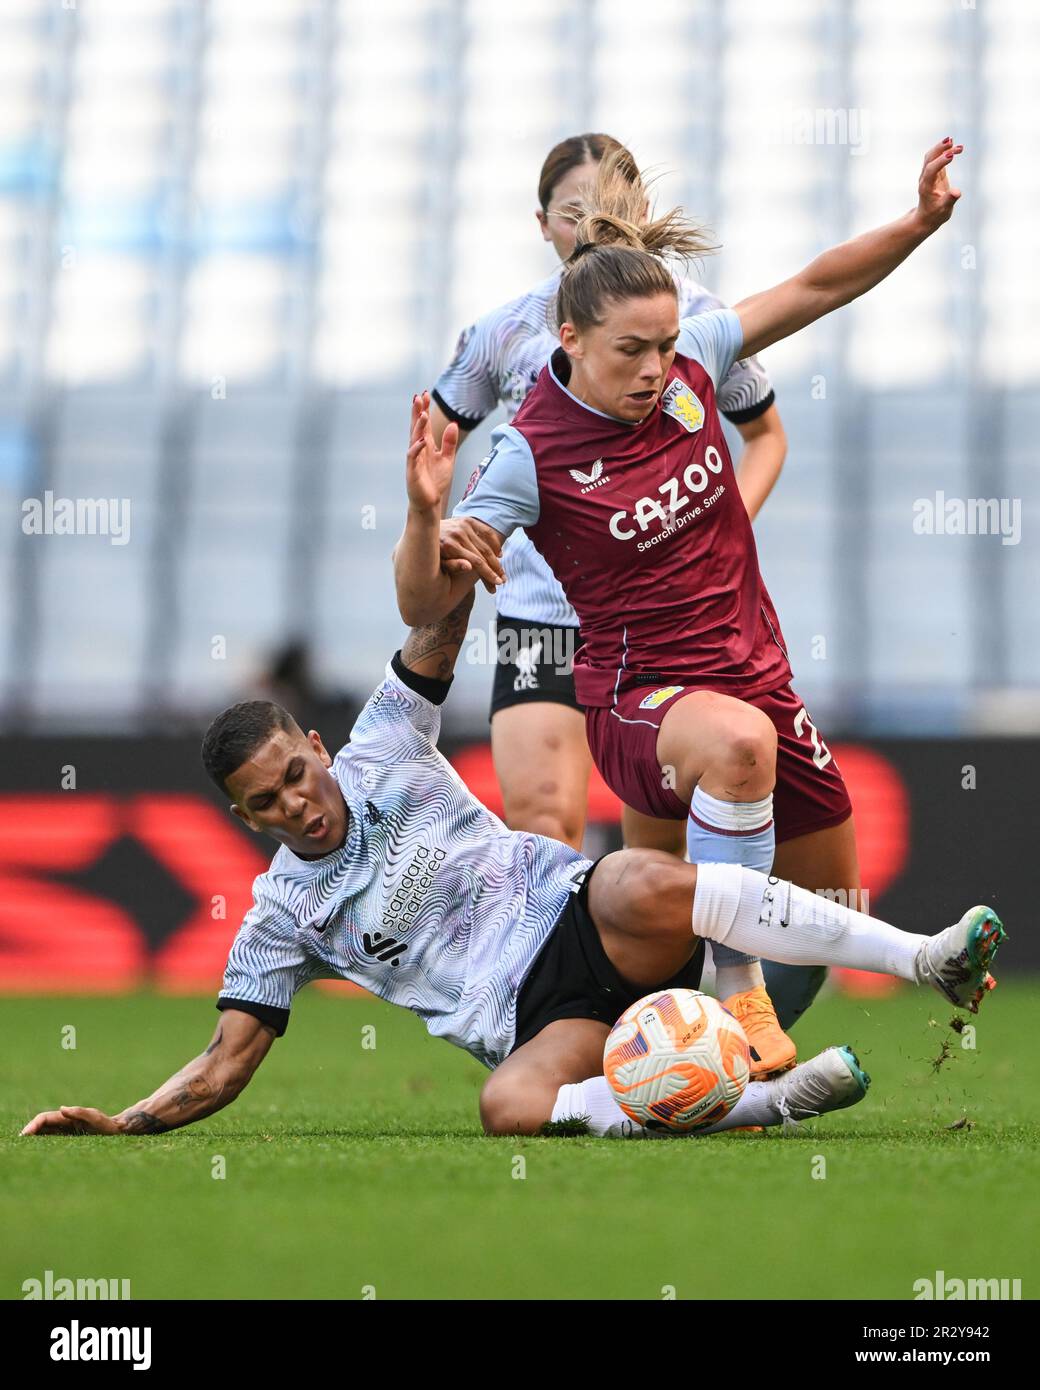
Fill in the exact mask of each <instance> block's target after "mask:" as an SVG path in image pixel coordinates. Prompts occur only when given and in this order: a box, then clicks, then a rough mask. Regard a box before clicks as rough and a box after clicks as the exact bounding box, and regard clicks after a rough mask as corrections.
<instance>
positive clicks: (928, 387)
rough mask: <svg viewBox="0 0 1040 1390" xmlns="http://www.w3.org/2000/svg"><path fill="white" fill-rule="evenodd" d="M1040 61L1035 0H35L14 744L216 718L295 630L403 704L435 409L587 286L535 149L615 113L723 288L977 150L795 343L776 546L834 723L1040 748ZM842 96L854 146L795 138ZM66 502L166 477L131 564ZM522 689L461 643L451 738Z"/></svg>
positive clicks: (330, 670)
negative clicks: (954, 520) (1017, 508)
mask: <svg viewBox="0 0 1040 1390" xmlns="http://www.w3.org/2000/svg"><path fill="white" fill-rule="evenodd" d="M1038 57H1040V9H1038V8H1037V7H1036V6H1035V5H1033V4H1030V3H1027V0H1022V3H1010V2H1009V3H995V4H987V5H980V6H979V7H978V10H977V11H976V10H975V9H974V8H973V7H971V6H965V7H961V6H959V5H957V4H954V3H949V0H898V2H897V0H881V3H878V2H877V0H854V2H850V3H847V4H825V3H822V0H785V4H784V5H782V6H771V5H763V4H761V3H753V0H728V3H721V0H658V3H656V4H655V5H654V7H653V12H652V16H648V14H647V12H646V11H643V10H641V9H640V8H639V7H638V6H633V5H632V4H631V3H630V0H524V3H523V4H521V5H518V6H502V5H498V4H493V3H490V0H380V3H379V4H378V5H377V4H371V5H369V4H359V3H349V2H348V0H341V2H340V3H337V2H336V0H210V2H209V3H203V0H198V3H191V2H190V0H184V2H183V3H177V2H176V0H148V3H147V4H141V3H140V2H139V0H66V3H65V4H63V3H61V0H4V4H3V6H2V8H0V501H2V524H0V719H2V721H3V724H4V727H6V728H7V729H8V730H11V731H13V730H24V729H26V728H29V729H32V730H35V731H38V732H54V731H57V732H61V731H65V730H83V731H96V732H116V733H119V732H131V731H152V732H154V731H162V730H165V729H169V728H173V727H177V726H180V727H183V726H184V725H185V724H190V723H192V722H196V721H198V720H199V719H204V718H206V717H207V716H208V715H209V714H211V713H212V712H213V711H214V710H215V709H216V708H219V707H220V706H221V705H222V704H224V703H227V702H228V701H229V700H231V699H233V698H236V697H237V696H239V695H240V694H241V693H243V692H244V691H245V690H247V689H249V688H250V686H251V683H252V682H254V680H255V678H256V675H257V673H258V672H259V671H260V670H261V669H262V668H263V666H264V664H265V662H267V661H268V660H269V658H270V656H271V654H272V653H274V652H275V651H277V650H278V649H279V648H281V647H283V646H284V645H285V644H286V643H287V642H289V641H291V640H293V639H295V638H298V637H300V636H301V635H303V636H307V637H309V638H310V639H311V640H312V642H313V657H314V662H315V666H316V669H317V672H318V675H319V677H320V678H322V679H323V680H324V681H325V682H326V683H328V685H329V686H330V687H335V688H338V689H351V690H354V691H356V692H360V693H364V692H365V691H367V689H368V688H369V687H370V686H371V685H372V684H373V683H374V682H375V681H376V679H377V678H378V676H379V674H380V672H381V669H382V665H383V663H384V661H385V659H386V657H387V656H388V655H389V653H390V651H392V650H393V648H394V647H395V646H396V645H398V642H399V636H400V632H401V625H400V623H399V620H398V617H397V611H396V605H395V603H394V598H393V589H392V580H391V571H390V561H389V555H390V550H391V548H392V545H393V543H394V540H395V539H396V536H397V533H398V529H399V525H400V521H401V517H402V513H403V508H402V498H403V447H404V439H405V431H406V422H407V413H408V403H409V397H410V394H411V392H412V391H413V390H415V389H418V388H419V387H421V386H423V385H427V384H429V383H430V382H431V381H432V379H433V378H434V376H435V375H436V373H437V370H438V369H439V367H440V366H441V365H442V364H443V362H444V361H445V360H446V358H447V356H448V355H449V354H450V351H451V348H452V344H453V342H454V340H455V337H456V335H457V333H458V331H459V329H460V328H461V327H463V326H464V325H465V324H466V323H467V322H469V321H470V320H471V319H472V318H473V317H474V316H475V315H476V314H478V313H480V312H481V311H483V310H485V309H488V308H490V307H492V306H494V305H496V304H498V303H500V302H501V301H503V300H504V299H506V298H508V297H510V296H512V295H514V294H516V293H519V292H521V291H522V290H524V289H525V288H527V287H529V286H530V285H531V284H533V283H535V282H536V281H538V280H539V279H541V278H542V277H544V276H545V275H546V274H548V273H549V272H550V271H551V269H552V268H553V265H554V259H553V256H552V253H551V250H550V248H548V247H547V246H545V244H544V243H543V242H542V241H541V239H540V238H539V236H538V232H537V228H536V226H535V224H534V220H533V216H532V211H533V208H534V205H535V186H536V182H537V174H538V169H539V166H540V164H541V161H542V158H543V157H544V155H545V153H546V152H547V150H548V148H549V147H550V145H551V144H553V143H554V142H555V141H556V140H557V139H559V138H561V137H562V136H564V135H567V134H571V133H574V132H576V131H580V130H585V129H606V130H608V131H610V132H611V133H613V134H616V135H617V136H618V137H620V138H621V139H623V140H625V141H627V142H628V143H630V144H631V145H632V147H633V148H634V150H635V152H636V154H637V156H638V158H639V159H640V160H641V161H642V162H643V163H644V164H645V165H650V166H661V167H662V169H663V170H665V172H664V174H663V177H662V182H661V197H662V198H665V199H675V200H678V201H682V202H683V203H684V204H685V205H687V206H688V207H689V208H690V209H692V210H695V211H696V212H697V213H698V214H699V215H701V216H703V218H704V220H706V221H707V222H708V223H709V225H711V226H712V227H713V228H714V229H715V230H716V232H717V235H718V237H719V239H720V240H721V242H722V243H723V245H724V250H723V253H722V254H721V255H720V256H719V257H717V258H715V259H714V260H712V261H710V262H709V263H707V264H706V265H705V267H704V272H703V273H704V278H705V279H706V281H707V282H708V283H709V284H711V285H712V286H713V287H716V288H717V289H718V290H719V292H720V293H722V294H724V295H725V296H727V297H728V298H730V299H735V298H739V297H741V296H742V295H744V294H746V293H750V292H752V291H754V290H757V289H760V288H763V287H764V286H766V285H768V284H770V283H773V282H775V281H776V280H778V279H780V278H783V277H784V276H785V275H787V274H790V273H791V272H792V271H794V270H796V269H797V268H799V267H800V266H801V265H802V264H804V263H805V262H806V261H808V260H809V259H810V258H811V257H812V256H813V255H814V254H816V253H817V252H818V251H819V250H821V249H823V248H824V247H825V246H827V245H829V244H831V243H833V242H835V241H837V240H840V239H842V238H844V237H845V236H847V235H850V234H852V233H853V232H855V231H857V230H863V229H865V228H867V227H869V226H871V225H873V224H875V223H877V222H879V221H882V220H887V219H888V218H890V217H892V216H895V215H897V214H898V213H900V212H901V211H903V210H904V209H906V208H908V207H909V206H910V205H911V204H912V200H913V189H914V180H915V178H916V174H917V170H918V167H919V163H920V157H921V154H922V152H923V151H924V149H925V148H926V147H927V146H928V145H929V144H930V143H931V142H932V141H933V140H935V139H937V138H940V137H941V136H942V135H945V134H947V133H954V134H956V135H957V137H958V138H959V139H962V140H963V141H964V143H965V144H966V145H967V147H968V154H967V156H966V158H965V160H964V161H963V164H962V165H961V166H959V168H958V179H959V181H960V182H962V183H963V185H964V187H965V189H966V193H967V196H966V198H965V200H964V203H963V204H962V206H961V208H960V209H958V211H957V213H956V215H955V218H954V221H953V223H952V224H951V227H950V228H948V229H946V230H945V231H944V232H943V233H942V234H941V235H940V236H939V237H938V238H937V239H936V241H935V242H934V243H931V244H929V245H928V246H927V247H926V248H925V249H924V251H922V252H921V253H920V254H919V255H918V256H917V257H915V258H914V260H913V262H912V263H911V264H909V265H908V266H906V267H904V268H902V269H901V270H900V271H899V272H897V274H896V275H895V277H894V278H893V279H892V280H891V281H890V282H888V283H887V284H885V285H884V286H882V287H881V288H880V289H878V290H877V291H875V292H874V293H873V294H871V295H870V296H869V298H868V299H867V300H865V301H863V302H861V303H860V304H858V305H857V306H855V307H853V308H852V309H849V310H845V311H843V312H842V313H841V314H839V315H837V316H836V317H835V318H834V319H832V320H829V321H828V322H827V323H826V324H822V325H819V326H817V327H816V328H814V329H812V330H810V331H808V332H806V333H804V334H802V335H801V336H800V337H799V338H798V339H796V340H794V341H792V342H789V343H787V344H783V345H780V346H779V347H777V348H775V349H773V350H772V351H771V352H770V353H769V354H768V358H767V361H768V365H769V367H770V369H771V371H772V373H773V375H774V379H775V381H776V383H777V388H778V401H779V404H780V407H781V410H782V414H783V418H784V421H785V424H786V427H787V432H788V436H789V440H790V455H789V459H788V464H787V467H786V470H785V472H784V474H783V477H782V479H781V482H780V484H779V486H778V488H777V490H776V492H775V494H774V496H773V498H772V499H771V500H770V502H769V503H768V505H767V507H766V510H765V512H764V514H763V517H762V519H761V522H760V524H759V526H758V534H759V543H760V548H761V552H762V563H763V569H764V573H765V575H766V579H767V582H768V584H769V585H770V588H771V590H772V593H773V597H774V599H775V601H776V603H777V606H778V609H779V611H780V614H781V618H782V620H783V623H784V627H785V631H786V634H787V638H788V642H789V646H790V649H791V655H792V661H793V664H794V667H795V672H796V678H797V688H798V689H799V691H800V693H801V694H802V695H803V697H804V698H805V699H806V701H807V702H808V703H809V705H810V707H811V708H812V709H813V711H814V715H815V717H816V718H817V720H818V722H820V723H821V724H822V725H823V727H825V728H828V729H829V728H832V727H845V728H854V729H856V731H857V732H858V733H870V732H881V733H884V732H903V733H906V732H925V733H934V732H950V733H963V732H968V733H971V732H975V731H979V730H987V729H989V730H1010V731H1013V732H1014V731H1019V732H1027V731H1036V730H1037V729H1038V728H1040V696H1038V694H1037V692H1038V690H1040V610H1038V605H1037V602H1036V596H1037V594H1038V593H1040V548H1038V547H1037V546H1036V544H1035V543H1031V538H1032V533H1033V528H1034V527H1036V525H1037V523H1038V521H1040V504H1038V501H1037V490H1036V487H1035V478H1036V444H1035V441H1036V439H1037V437H1038V435H1040V398H1038V392H1037V386H1038V384H1040V353H1038V352H1037V349H1036V336H1035V324H1036V322H1037V319H1038V317H1040V274H1038V272H1037V270H1036V264H1035V226H1036V218H1037V213H1038V210H1040V165H1038V163H1037V161H1036V159H1035V151H1034V149H1033V139H1032V135H1033V131H1034V130H1035V121H1034V119H1033V108H1034V104H1035V90H1034V88H1035V73H1036V65H1037V61H1038ZM807 112H808V113H810V115H811V116H814V117H815V114H816V113H819V112H824V113H827V112H829V113H832V115H833V113H835V112H838V113H839V115H840V114H841V113H844V118H845V121H846V127H847V129H846V138H845V139H844V140H840V141H838V142H836V143H826V142H824V143H820V142H818V141H814V142H813V143H804V142H802V141H801V140H800V138H799V130H800V129H801V122H803V121H804V119H805V118H806V113H807ZM839 124H840V123H839ZM821 391H822V392H823V395H822V397H821ZM485 433H486V430H485V431H483V432H481V435H482V437H483V434H485ZM479 450H480V439H474V440H471V441H469V443H468V444H467V446H466V456H467V457H470V458H472V459H473V460H474V461H475V460H476V459H477V458H479V456H480V454H479ZM459 471H460V474H461V476H462V477H463V478H464V477H465V476H466V474H467V473H468V471H469V470H468V468H460V470H459ZM47 490H51V491H53V493H54V494H55V495H56V496H66V497H93V498H99V497H128V498H130V499H131V508H132V532H131V539H130V542H129V544H127V545H124V546H117V545H111V544H109V543H108V541H107V540H106V539H105V538H104V537H99V536H74V537H65V538H61V539H57V538H55V539H52V540H46V541H45V540H44V539H43V538H41V537H37V536H26V535H23V534H22V530H21V516H22V512H21V506H22V501H23V499H25V498H28V497H42V496H43V494H44V492H45V491H47ZM936 491H944V492H945V493H946V494H947V495H948V496H957V497H964V498H967V497H980V498H989V497H1004V498H1021V499H1022V532H1023V542H1022V543H1021V544H1019V545H1016V546H1003V545H1001V543H1000V540H999V538H998V537H996V536H980V537H956V538H955V537H950V536H945V537H944V536H919V535H917V534H915V533H914V531H913V528H912V517H913V503H914V500H915V499H917V498H932V497H934V495H935V493H936ZM490 618H491V607H490V603H489V602H488V601H487V600H486V599H483V600H482V602H481V606H480V608H479V609H478V613H477V615H476V616H475V618H474V623H475V624H479V623H486V622H487V621H489V620H490ZM820 637H823V638H824V639H825V641H826V648H825V651H826V656H825V659H820V655H819V654H820V651H821V648H820V645H819V642H818V641H817V640H816V639H818V638H820ZM220 639H223V645H221V641H220ZM221 653H224V654H223V655H221ZM489 686H490V672H489V671H488V669H487V667H486V666H482V665H470V664H468V663H467V662H465V661H463V663H462V664H461V667H460V674H459V679H458V682H457V691H456V693H455V694H454V695H453V699H452V720H453V722H454V723H455V725H456V727H459V728H462V727H465V726H466V725H468V726H469V727H470V729H472V728H474V727H482V726H483V722H484V719H485V717H486V716H485V711H486V706H487V698H488V692H489Z"/></svg>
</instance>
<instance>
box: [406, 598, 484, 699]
mask: <svg viewBox="0 0 1040 1390" xmlns="http://www.w3.org/2000/svg"><path fill="white" fill-rule="evenodd" d="M472 607H473V590H472V589H470V590H469V592H468V593H466V594H464V595H463V597H462V599H461V601H460V602H459V603H458V604H456V606H455V607H454V608H453V609H452V610H451V612H450V613H449V614H448V615H447V617H445V618H442V619H441V620H440V622H439V623H429V624H428V625H427V626H426V627H413V628H412V630H411V632H410V633H409V634H408V638H407V640H406V642H405V644H404V646H403V647H402V648H401V661H402V662H403V663H404V665H405V666H407V667H408V669H409V671H414V672H415V674H416V675H417V676H431V677H432V678H433V679H434V680H439V681H446V680H450V679H451V674H452V672H453V671H454V670H455V661H456V658H457V657H458V654H459V651H460V650H461V648H462V644H463V642H464V641H465V639H466V623H467V622H468V621H469V615H470V610H471V609H472Z"/></svg>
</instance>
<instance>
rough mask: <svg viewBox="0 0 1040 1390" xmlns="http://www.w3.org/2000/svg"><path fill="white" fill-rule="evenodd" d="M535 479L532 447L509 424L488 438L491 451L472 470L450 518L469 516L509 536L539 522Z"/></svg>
mask: <svg viewBox="0 0 1040 1390" xmlns="http://www.w3.org/2000/svg"><path fill="white" fill-rule="evenodd" d="M539 511H540V504H539V500H538V476H537V474H536V472H535V466H534V455H533V454H532V453H531V446H530V445H529V444H528V442H527V440H526V439H525V438H524V436H523V435H522V434H521V433H520V431H519V430H516V429H514V428H513V426H512V425H500V426H499V427H498V429H496V430H495V432H494V434H492V436H491V452H490V453H489V454H488V456H487V458H486V459H484V461H483V462H482V463H481V464H480V465H479V466H478V467H477V468H475V469H474V470H473V473H472V475H471V476H470V480H469V482H468V483H467V484H466V491H465V492H464V493H463V494H462V498H461V500H460V501H459V502H458V503H457V504H456V506H455V509H454V511H453V512H452V516H472V517H476V519H477V520H478V521H484V522H486V523H487V524H488V526H493V527H494V528H495V530H496V531H498V532H499V533H500V534H501V535H503V536H505V537H507V538H508V537H509V536H511V535H512V534H513V532H514V531H515V530H516V529H517V527H518V526H533V525H534V524H535V522H536V521H537V520H538V515H539Z"/></svg>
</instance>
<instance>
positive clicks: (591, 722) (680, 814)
mask: <svg viewBox="0 0 1040 1390" xmlns="http://www.w3.org/2000/svg"><path fill="white" fill-rule="evenodd" d="M698 688H699V687H697V686H696V685H690V686H683V685H681V684H680V683H679V681H678V680H677V681H676V682H675V683H674V685H669V684H668V683H667V682H665V681H662V682H661V683H660V685H659V686H657V687H654V686H648V685H642V686H638V685H637V686H635V687H634V688H631V689H629V690H624V691H622V692H620V693H619V695H618V697H617V700H616V702H615V703H614V704H613V705H589V706H588V707H587V708H586V710H585V731H586V733H587V735H588V740H589V747H590V748H591V750H592V756H593V759H594V760H595V763H596V766H597V767H598V768H599V770H600V773H601V774H602V776H603V780H604V781H605V782H606V784H607V786H608V787H610V789H611V790H612V791H613V792H615V793H616V794H617V795H618V796H619V797H620V798H621V800H622V801H624V802H625V803H626V804H627V805H629V806H632V807H634V808H635V810H637V811H642V812H643V814H644V815H647V816H659V817H661V818H662V819H665V820H685V819H686V817H687V816H688V815H689V810H690V808H689V806H688V805H687V804H686V803H685V802H683V801H682V800H681V798H680V797H678V796H677V795H676V794H675V792H674V791H673V790H672V789H671V787H669V786H668V785H667V779H666V778H665V777H664V775H663V773H662V770H661V766H660V763H659V762H658V759H657V736H658V733H659V731H660V728H661V721H662V720H663V719H664V717H665V715H666V714H667V713H668V711H669V710H670V709H672V708H674V706H675V704H676V702H677V701H678V700H681V699H683V698H684V697H685V696H686V695H692V694H694V693H695V692H696V691H697V689H698ZM666 692H669V693H666ZM655 697H657V698H655ZM747 703H748V704H749V705H754V706H755V707H756V708H757V709H760V710H762V712H763V713H764V714H768V715H769V718H770V719H771V720H772V721H773V724H774V726H775V728H776V733H777V749H776V788H775V790H774V792H773V820H774V822H775V824H776V839H777V843H778V844H781V843H783V841H784V840H793V839H795V838H796V836H798V835H808V834H809V833H810V832H811V831H814V830H827V829H829V828H830V827H831V826H834V825H840V824H841V823H842V821H844V820H847V819H848V817H849V816H850V815H851V814H852V803H851V802H850V800H849V793H848V791H847V789H846V787H845V781H844V778H843V777H842V775H841V772H840V771H839V769H838V765H837V763H836V762H835V761H834V755H833V754H832V753H831V751H830V749H829V748H828V747H827V745H826V743H824V741H823V739H822V738H821V736H820V733H819V730H818V729H817V728H816V726H815V724H813V722H812V720H811V719H810V717H809V715H808V713H807V712H806V708H805V706H804V705H803V704H802V701H801V700H800V699H799V697H798V696H797V695H796V694H795V692H794V691H793V690H792V689H791V687H790V685H784V686H781V687H780V689H779V690H769V691H767V692H766V693H765V694H764V695H754V696H752V697H751V698H750V699H749V700H748V701H747Z"/></svg>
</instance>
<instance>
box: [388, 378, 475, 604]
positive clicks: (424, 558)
mask: <svg viewBox="0 0 1040 1390" xmlns="http://www.w3.org/2000/svg"><path fill="white" fill-rule="evenodd" d="M429 412H430V398H429V394H428V393H426V392H424V393H423V395H422V396H414V397H413V398H412V429H411V436H410V439H409V444H408V460H407V486H408V518H407V520H406V522H405V528H404V532H403V533H402V535H401V539H400V540H399V541H398V542H397V545H396V546H395V548H394V579H395V581H396V584H397V606H398V608H399V609H400V610H401V617H402V618H403V619H404V620H405V622H406V623H409V624H411V625H412V626H415V627H421V626H425V625H426V624H430V623H438V622H440V621H442V620H443V619H444V618H446V617H447V616H448V614H450V613H452V612H453V611H454V610H455V609H456V608H457V607H458V604H459V602H460V601H461V600H462V598H464V597H465V595H466V594H469V593H471V592H472V590H473V587H474V585H475V584H476V583H477V581H478V579H483V580H484V581H485V583H486V584H488V586H489V587H490V588H494V587H495V585H496V584H498V583H500V582H501V577H502V569H501V565H500V564H499V563H498V560H497V555H496V554H495V547H494V546H493V545H492V544H491V543H490V541H489V540H488V539H485V538H483V537H482V538H480V539H479V541H478V540H477V538H476V533H477V530H478V528H481V529H483V530H486V531H488V532H491V528H490V527H483V523H481V522H478V521H475V520H474V521H471V520H468V519H463V520H461V521H453V522H444V523H443V527H444V529H445V530H446V531H447V532H449V533H451V534H453V535H454V536H455V538H456V541H458V540H459V538H460V537H463V533H467V534H469V533H472V536H473V538H474V543H473V544H472V546H471V547H468V548H464V549H455V550H453V551H452V552H451V554H450V555H447V554H442V549H441V531H442V523H441V516H442V513H443V507H444V503H445V500H446V498H447V496H448V493H449V491H450V489H451V478H452V472H453V470H454V466H455V449H456V447H457V445H458V426H457V425H454V424H449V425H448V426H447V428H446V429H445V430H444V432H443V434H442V436H441V442H440V445H439V446H438V445H437V444H436V443H435V442H434V435H433V429H432V427H431V423H430V413H429ZM492 534H493V533H492ZM463 538H464V537H463ZM501 543H502V538H501V537H498V538H497V548H498V549H501ZM467 556H468V558H466V557H467ZM449 560H450V564H448V563H446V562H447V561H449Z"/></svg>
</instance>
